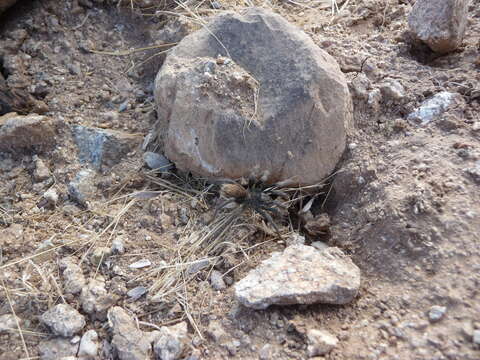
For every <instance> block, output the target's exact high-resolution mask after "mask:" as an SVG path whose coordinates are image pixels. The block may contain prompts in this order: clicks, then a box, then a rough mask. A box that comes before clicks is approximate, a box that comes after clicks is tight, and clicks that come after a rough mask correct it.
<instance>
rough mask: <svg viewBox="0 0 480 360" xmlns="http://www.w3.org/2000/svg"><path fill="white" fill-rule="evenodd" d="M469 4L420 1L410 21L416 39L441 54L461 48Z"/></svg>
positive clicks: (458, 0) (446, 0)
mask: <svg viewBox="0 0 480 360" xmlns="http://www.w3.org/2000/svg"><path fill="white" fill-rule="evenodd" d="M469 2H470V0H435V1H432V0H417V1H416V2H415V5H414V6H413V8H412V11H411V12H410V15H409V17H408V25H409V27H410V30H411V31H412V33H413V35H414V37H415V38H416V39H418V40H420V41H422V42H424V43H425V44H427V45H428V46H429V47H430V49H432V50H433V51H435V52H438V53H447V52H449V51H452V50H455V49H456V48H458V47H459V46H460V44H461V43H462V40H463V36H464V34H465V30H466V27H467V17H468V4H469Z"/></svg>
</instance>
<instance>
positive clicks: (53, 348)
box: [38, 338, 78, 360]
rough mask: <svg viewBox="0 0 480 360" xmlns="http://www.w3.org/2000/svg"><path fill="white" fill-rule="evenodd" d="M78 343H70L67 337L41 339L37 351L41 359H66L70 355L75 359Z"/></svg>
mask: <svg viewBox="0 0 480 360" xmlns="http://www.w3.org/2000/svg"><path fill="white" fill-rule="evenodd" d="M77 351H78V344H72V343H71V342H70V341H69V340H68V339H63V338H55V339H51V340H44V341H41V342H40V344H39V345H38V352H39V355H40V359H41V360H58V359H66V358H69V357H70V356H71V357H72V358H73V359H76V355H77Z"/></svg>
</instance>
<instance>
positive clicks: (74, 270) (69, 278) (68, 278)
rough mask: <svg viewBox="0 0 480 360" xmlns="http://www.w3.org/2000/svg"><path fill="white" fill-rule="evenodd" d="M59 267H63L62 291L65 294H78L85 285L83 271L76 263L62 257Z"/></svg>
mask: <svg viewBox="0 0 480 360" xmlns="http://www.w3.org/2000/svg"><path fill="white" fill-rule="evenodd" d="M60 269H63V278H64V281H63V291H64V292H65V294H73V295H75V294H78V293H79V292H80V291H82V288H83V287H84V286H85V285H86V283H87V282H86V280H85V277H84V276H83V271H82V269H81V268H80V266H78V265H77V264H73V263H72V262H71V260H70V259H68V258H67V259H64V260H62V261H61V262H60Z"/></svg>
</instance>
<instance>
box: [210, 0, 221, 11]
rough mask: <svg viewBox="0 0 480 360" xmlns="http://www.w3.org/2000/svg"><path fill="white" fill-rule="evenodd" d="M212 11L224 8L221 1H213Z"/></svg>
mask: <svg viewBox="0 0 480 360" xmlns="http://www.w3.org/2000/svg"><path fill="white" fill-rule="evenodd" d="M210 4H211V6H212V9H215V10H219V9H221V8H222V4H221V3H220V2H219V1H216V0H214V1H212V2H211V3H210Z"/></svg>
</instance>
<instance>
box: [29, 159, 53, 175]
mask: <svg viewBox="0 0 480 360" xmlns="http://www.w3.org/2000/svg"><path fill="white" fill-rule="evenodd" d="M34 161H35V170H34V172H33V178H34V179H35V181H43V180H46V179H48V178H49V177H50V170H48V167H47V166H46V165H45V163H44V162H43V160H42V159H40V158H39V157H38V156H35V157H34Z"/></svg>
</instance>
